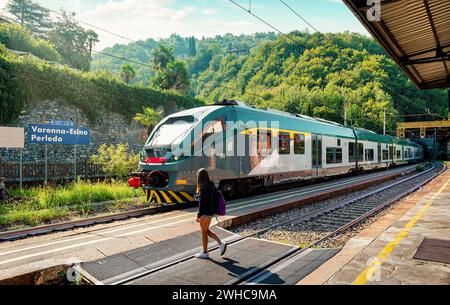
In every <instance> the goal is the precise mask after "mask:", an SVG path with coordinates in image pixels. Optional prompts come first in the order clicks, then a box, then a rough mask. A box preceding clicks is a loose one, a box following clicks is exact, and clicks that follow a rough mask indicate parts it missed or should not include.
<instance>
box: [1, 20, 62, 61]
mask: <svg viewBox="0 0 450 305" xmlns="http://www.w3.org/2000/svg"><path fill="white" fill-rule="evenodd" d="M10 28H14V29H10ZM0 43H2V44H4V45H5V46H6V47H7V48H9V49H12V50H17V51H22V52H28V53H31V54H33V55H34V56H36V57H39V58H41V59H44V60H48V61H56V62H59V61H60V59H61V58H60V56H59V54H58V52H57V51H56V49H55V47H54V46H53V45H52V44H51V43H50V42H48V41H46V40H44V39H40V38H36V37H34V36H33V35H32V34H31V33H30V32H29V31H28V30H27V29H26V28H24V27H22V26H20V25H17V24H8V25H7V27H3V26H1V24H0Z"/></svg>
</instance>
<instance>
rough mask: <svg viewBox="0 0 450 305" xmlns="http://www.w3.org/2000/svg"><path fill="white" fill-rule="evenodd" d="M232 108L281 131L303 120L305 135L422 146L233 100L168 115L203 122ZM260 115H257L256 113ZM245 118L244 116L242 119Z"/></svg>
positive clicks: (252, 119)
mask: <svg viewBox="0 0 450 305" xmlns="http://www.w3.org/2000/svg"><path fill="white" fill-rule="evenodd" d="M227 106H232V107H233V108H234V109H235V111H236V114H237V115H238V120H243V121H246V120H247V121H255V122H257V121H258V120H261V121H268V122H269V121H276V120H277V121H279V122H280V128H281V129H290V130H296V129H298V123H299V121H301V123H302V125H301V130H299V131H303V132H309V133H317V134H323V135H332V136H336V137H341V138H351V139H354V138H355V134H356V136H357V137H358V139H360V140H364V141H373V142H379V143H386V144H392V143H395V144H398V145H410V146H414V147H418V148H420V147H422V146H420V145H419V144H417V143H414V142H411V141H408V140H404V139H399V138H396V137H393V136H390V135H380V134H377V133H375V132H373V131H371V130H367V129H364V128H350V127H345V126H343V125H342V124H339V123H336V122H332V121H328V120H324V119H321V118H314V117H310V116H307V115H302V114H293V113H288V112H283V111H279V110H275V109H258V108H254V107H250V106H248V105H247V104H246V103H244V102H240V101H234V100H224V101H222V102H219V103H216V104H213V105H209V106H201V107H196V108H192V109H187V110H183V111H180V112H177V113H174V114H172V115H169V116H168V117H167V118H176V117H182V116H194V117H196V118H197V119H198V120H201V119H203V118H205V117H206V116H208V115H209V114H211V113H213V112H214V111H217V110H218V109H221V108H224V107H227ZM255 112H256V113H258V114H259V115H260V117H258V115H256V114H255ZM242 116H243V117H242ZM280 116H281V117H283V119H282V120H280Z"/></svg>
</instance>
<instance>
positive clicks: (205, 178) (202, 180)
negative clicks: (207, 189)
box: [197, 168, 211, 193]
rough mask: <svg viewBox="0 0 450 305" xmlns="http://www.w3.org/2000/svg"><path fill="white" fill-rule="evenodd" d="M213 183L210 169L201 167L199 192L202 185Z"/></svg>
mask: <svg viewBox="0 0 450 305" xmlns="http://www.w3.org/2000/svg"><path fill="white" fill-rule="evenodd" d="M208 183H211V178H209V174H208V171H207V170H206V169H204V168H201V169H199V171H198V172H197V192H198V193H200V191H201V189H202V186H203V185H206V184H208Z"/></svg>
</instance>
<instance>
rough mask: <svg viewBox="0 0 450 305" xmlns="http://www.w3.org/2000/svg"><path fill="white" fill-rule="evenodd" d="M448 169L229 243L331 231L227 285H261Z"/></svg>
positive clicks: (123, 281)
mask: <svg viewBox="0 0 450 305" xmlns="http://www.w3.org/2000/svg"><path fill="white" fill-rule="evenodd" d="M445 170H446V168H445V166H444V165H442V164H437V163H436V164H432V165H431V167H430V168H429V169H427V170H425V171H423V172H421V173H418V174H414V175H412V176H409V177H407V178H404V179H401V180H399V181H395V182H393V183H390V184H388V185H385V186H384V187H382V188H380V189H377V190H375V191H371V192H368V193H366V194H363V195H360V196H358V197H355V198H352V199H350V200H346V201H344V202H338V203H336V204H333V205H330V206H327V207H325V208H321V209H318V210H314V211H312V212H310V213H307V214H304V215H301V216H298V217H293V218H290V219H287V220H285V221H282V222H279V223H276V224H274V225H271V226H268V227H266V228H264V229H261V230H258V231H257V232H253V233H251V234H248V235H246V236H242V237H239V238H235V239H233V240H232V241H230V242H229V243H228V245H233V244H236V243H238V242H241V241H243V240H245V239H249V238H253V237H255V236H261V235H262V234H264V233H266V232H268V231H270V230H273V229H275V228H278V227H281V226H284V225H287V224H296V225H301V224H302V223H308V225H313V226H322V227H323V229H324V232H325V231H327V232H330V233H326V234H324V235H323V236H321V237H320V238H319V239H317V240H315V241H314V242H312V243H310V244H309V245H308V246H306V247H304V248H293V249H292V250H289V251H286V252H285V253H283V254H282V255H280V256H278V257H276V258H274V259H272V260H270V261H268V262H266V263H264V264H263V265H260V266H258V267H255V268H253V269H252V270H250V271H248V272H246V273H244V274H242V275H240V276H238V277H236V278H235V279H233V280H232V281H230V282H227V283H226V284H227V285H238V284H249V283H250V284H255V283H258V282H261V281H262V280H264V279H265V278H267V277H268V276H270V275H271V274H273V271H276V270H278V269H279V268H282V267H283V266H285V265H286V264H289V262H291V261H295V260H296V259H297V258H298V256H299V255H302V253H303V252H304V251H306V250H308V249H311V248H313V247H316V246H317V245H320V244H321V243H322V242H324V241H326V240H328V239H330V238H333V237H336V236H337V235H339V234H340V233H342V232H345V231H346V230H348V229H349V228H351V227H353V226H355V225H356V224H358V223H360V222H362V221H364V220H365V219H367V218H369V217H371V216H373V215H375V214H376V213H378V212H379V211H381V210H383V209H384V208H386V207H388V206H390V205H392V204H394V203H395V202H397V201H398V200H400V199H402V198H404V197H405V196H407V195H409V194H411V193H413V192H414V191H416V190H417V189H419V188H421V187H422V186H424V185H425V184H427V183H428V182H430V181H431V180H433V179H434V178H435V177H437V176H439V175H440V174H442V173H443V172H444V171H445ZM393 189H395V190H396V192H390V193H389V194H390V196H387V197H389V198H384V199H383V200H381V201H380V197H379V195H380V194H385V193H387V192H386V191H387V190H391V191H392V190H393ZM217 249H218V247H217V246H216V247H213V248H211V249H210V250H211V251H215V250H217ZM193 259H194V257H193V256H192V255H188V256H186V257H182V258H179V259H177V260H173V261H170V262H169V263H167V264H165V265H162V266H159V267H157V268H154V269H150V270H145V271H143V272H141V273H138V274H134V275H133V276H131V277H128V278H125V279H121V280H120V281H117V282H115V283H114V284H115V285H120V284H127V283H130V282H133V281H135V280H137V279H139V278H142V277H146V276H151V275H152V274H155V273H157V272H160V271H163V270H165V269H168V268H170V267H173V266H176V265H178V264H181V263H185V262H188V261H190V260H193Z"/></svg>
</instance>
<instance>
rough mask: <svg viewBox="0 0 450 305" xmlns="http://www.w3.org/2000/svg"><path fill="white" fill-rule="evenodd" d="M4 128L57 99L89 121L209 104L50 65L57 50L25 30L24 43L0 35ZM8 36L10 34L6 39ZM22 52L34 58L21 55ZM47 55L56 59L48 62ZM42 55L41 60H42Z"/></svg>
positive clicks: (0, 108)
mask: <svg viewBox="0 0 450 305" xmlns="http://www.w3.org/2000/svg"><path fill="white" fill-rule="evenodd" d="M2 33H3V36H2V35H0V39H3V40H0V125H8V124H14V123H15V122H16V120H17V118H18V116H19V114H20V113H21V111H22V110H23V109H24V108H25V107H26V106H29V105H32V104H33V103H35V102H41V101H46V100H53V101H58V102H60V103H65V104H68V105H72V106H76V107H77V108H79V109H82V110H83V112H84V113H85V115H86V116H87V117H88V118H89V120H90V121H95V120H96V119H97V118H98V117H99V116H100V114H101V113H103V112H107V111H112V112H116V113H119V114H122V115H123V116H124V117H125V119H126V120H128V121H131V120H132V119H133V117H134V116H135V115H136V113H138V112H142V109H143V107H152V108H155V109H160V108H161V109H163V110H164V112H165V113H166V114H168V113H171V112H174V111H176V110H177V109H186V108H192V107H195V106H199V105H203V104H204V102H203V101H200V100H198V99H195V98H193V97H190V96H185V95H182V94H180V93H178V92H175V91H169V90H158V89H154V88H148V87H144V86H130V85H127V84H125V83H124V82H123V81H121V80H120V79H119V78H118V77H116V76H114V75H113V74H111V73H110V72H107V71H98V72H82V71H79V70H76V69H73V68H70V67H68V66H65V65H61V64H58V63H54V62H51V61H46V60H44V59H43V58H45V59H57V58H58V54H57V52H56V51H55V50H54V48H53V47H52V46H51V45H50V44H48V43H45V41H43V40H38V39H35V38H33V36H32V35H31V34H27V33H26V32H19V33H20V37H21V39H20V42H21V43H20V44H18V42H19V40H18V39H15V36H10V35H9V34H10V33H16V31H0V34H2ZM7 34H8V35H7ZM6 47H8V49H9V48H13V47H15V48H17V49H19V51H23V52H28V53H29V55H26V54H24V55H16V54H15V53H18V52H16V51H11V50H10V49H9V50H8V49H7V48H6ZM48 56H52V57H51V58H49V57H48ZM39 57H41V58H39Z"/></svg>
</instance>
